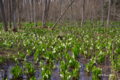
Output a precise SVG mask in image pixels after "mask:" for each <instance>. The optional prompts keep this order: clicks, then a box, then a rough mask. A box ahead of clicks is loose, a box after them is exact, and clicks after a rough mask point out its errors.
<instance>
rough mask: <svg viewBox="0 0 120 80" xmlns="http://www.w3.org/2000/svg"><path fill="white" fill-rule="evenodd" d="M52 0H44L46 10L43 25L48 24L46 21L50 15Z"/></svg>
mask: <svg viewBox="0 0 120 80" xmlns="http://www.w3.org/2000/svg"><path fill="white" fill-rule="evenodd" d="M49 5H50V0H44V12H43V20H42V27H45V26H46V21H47V17H48V11H49Z"/></svg>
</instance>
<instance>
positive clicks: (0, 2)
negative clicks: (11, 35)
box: [0, 0, 8, 31]
mask: <svg viewBox="0 0 120 80" xmlns="http://www.w3.org/2000/svg"><path fill="white" fill-rule="evenodd" d="M3 6H4V5H3V3H2V0H0V9H1V15H2V16H1V17H2V21H3V25H4V30H5V31H8V29H7V23H6V20H5V12H4V7H3Z"/></svg>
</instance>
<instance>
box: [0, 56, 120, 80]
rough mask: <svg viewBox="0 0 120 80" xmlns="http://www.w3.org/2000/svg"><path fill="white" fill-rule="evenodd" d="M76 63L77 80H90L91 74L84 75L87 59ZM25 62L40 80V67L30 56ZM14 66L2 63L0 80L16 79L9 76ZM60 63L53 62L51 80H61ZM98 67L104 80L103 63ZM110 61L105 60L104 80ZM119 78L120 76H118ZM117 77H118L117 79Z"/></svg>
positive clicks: (80, 58)
mask: <svg viewBox="0 0 120 80" xmlns="http://www.w3.org/2000/svg"><path fill="white" fill-rule="evenodd" d="M77 61H79V62H80V66H81V67H80V71H79V73H80V74H79V80H92V75H93V74H92V73H89V74H86V71H85V64H86V63H88V62H89V59H86V58H85V57H84V56H82V55H81V56H79V58H78V59H77ZM27 62H31V63H32V64H33V65H34V67H35V74H34V76H35V77H36V78H37V80H41V79H42V77H41V67H40V64H38V65H35V63H34V57H33V56H30V57H28V58H27ZM44 64H46V61H45V62H44ZM22 65H23V64H22V61H20V63H19V66H20V67H21V68H22ZM13 66H15V63H14V62H13V61H12V60H10V61H9V62H8V63H7V62H6V63H4V64H0V80H2V78H3V79H4V80H5V79H6V78H8V80H16V79H12V78H13V75H12V74H11V68H12V67H13ZM59 66H60V61H55V67H56V68H55V69H54V70H52V76H51V80H61V79H60V75H59V71H60V68H59ZM98 66H99V67H101V68H102V72H103V74H102V75H101V80H105V63H103V64H101V65H98ZM110 70H111V68H110V61H109V58H107V64H106V80H109V79H108V78H109V75H110ZM118 75H119V76H120V74H118ZM119 76H118V77H119ZM30 77H31V76H30V75H27V74H23V76H22V78H20V79H17V80H30Z"/></svg>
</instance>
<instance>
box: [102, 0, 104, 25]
mask: <svg viewBox="0 0 120 80" xmlns="http://www.w3.org/2000/svg"><path fill="white" fill-rule="evenodd" d="M102 27H104V0H102Z"/></svg>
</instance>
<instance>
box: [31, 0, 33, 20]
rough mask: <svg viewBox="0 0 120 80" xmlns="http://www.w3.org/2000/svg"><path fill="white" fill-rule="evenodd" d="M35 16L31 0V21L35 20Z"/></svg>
mask: <svg viewBox="0 0 120 80" xmlns="http://www.w3.org/2000/svg"><path fill="white" fill-rule="evenodd" d="M33 17H34V15H33V0H31V22H34V20H33Z"/></svg>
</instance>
